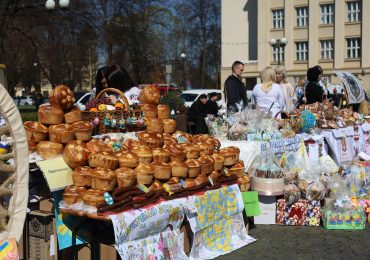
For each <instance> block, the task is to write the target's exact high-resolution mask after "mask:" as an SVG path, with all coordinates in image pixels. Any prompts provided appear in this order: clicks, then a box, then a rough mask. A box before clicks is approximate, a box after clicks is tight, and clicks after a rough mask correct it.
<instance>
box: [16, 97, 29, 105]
mask: <svg viewBox="0 0 370 260" xmlns="http://www.w3.org/2000/svg"><path fill="white" fill-rule="evenodd" d="M14 102H15V104H17V106H31V105H33V104H34V100H33V98H32V96H22V97H15V98H14Z"/></svg>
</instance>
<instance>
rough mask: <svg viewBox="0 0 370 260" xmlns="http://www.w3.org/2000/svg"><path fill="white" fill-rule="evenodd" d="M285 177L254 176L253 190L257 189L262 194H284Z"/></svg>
mask: <svg viewBox="0 0 370 260" xmlns="http://www.w3.org/2000/svg"><path fill="white" fill-rule="evenodd" d="M284 186H285V184H284V178H279V179H268V178H259V177H255V176H253V177H252V185H251V188H252V190H255V191H257V192H258V194H260V195H264V196H278V195H282V194H284Z"/></svg>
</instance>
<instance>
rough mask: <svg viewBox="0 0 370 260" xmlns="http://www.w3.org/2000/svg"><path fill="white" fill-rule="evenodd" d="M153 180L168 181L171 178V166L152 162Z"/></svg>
mask: <svg viewBox="0 0 370 260" xmlns="http://www.w3.org/2000/svg"><path fill="white" fill-rule="evenodd" d="M151 165H152V167H153V170H154V178H156V179H158V180H164V181H166V180H168V179H169V178H170V177H171V166H170V165H168V164H167V163H164V162H153V163H152V164H151Z"/></svg>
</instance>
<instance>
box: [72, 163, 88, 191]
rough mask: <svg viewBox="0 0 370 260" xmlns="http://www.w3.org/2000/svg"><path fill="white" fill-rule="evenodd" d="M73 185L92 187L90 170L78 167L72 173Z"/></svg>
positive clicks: (86, 167) (85, 167)
mask: <svg viewBox="0 0 370 260" xmlns="http://www.w3.org/2000/svg"><path fill="white" fill-rule="evenodd" d="M72 179H73V184H74V185H76V186H81V187H83V186H88V187H91V185H92V169H91V168H90V167H88V166H78V167H77V168H76V169H75V170H74V171H73V173H72Z"/></svg>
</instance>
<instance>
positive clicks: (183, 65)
mask: <svg viewBox="0 0 370 260" xmlns="http://www.w3.org/2000/svg"><path fill="white" fill-rule="evenodd" d="M182 87H183V89H184V90H186V82H185V57H183V58H182Z"/></svg>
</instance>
